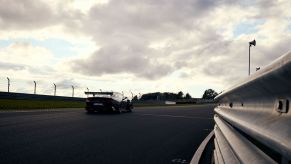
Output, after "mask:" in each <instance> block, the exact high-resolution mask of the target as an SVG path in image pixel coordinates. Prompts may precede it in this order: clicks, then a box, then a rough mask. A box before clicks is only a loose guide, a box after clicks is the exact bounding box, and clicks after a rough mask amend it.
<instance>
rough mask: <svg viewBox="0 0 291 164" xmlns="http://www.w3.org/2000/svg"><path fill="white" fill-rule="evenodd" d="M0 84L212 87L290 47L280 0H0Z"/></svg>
mask: <svg viewBox="0 0 291 164" xmlns="http://www.w3.org/2000/svg"><path fill="white" fill-rule="evenodd" d="M0 3H1V5H0V27H1V28H0V57H1V58H0V90H1V91H6V90H7V79H6V77H9V78H10V80H11V91H14V92H25V93H32V92H33V81H34V80H35V81H36V82H37V92H38V93H40V94H53V83H55V84H57V88H58V89H57V94H58V95H65V96H70V95H71V85H74V86H75V88H76V90H75V92H76V95H77V96H84V94H83V92H84V90H86V88H89V89H90V90H91V91H98V90H99V89H102V90H108V91H110V90H114V91H120V92H121V91H124V92H125V93H127V94H129V93H130V92H129V91H132V92H133V93H135V94H137V93H147V92H154V91H160V92H165V91H169V92H178V91H183V92H184V93H186V92H189V93H190V94H191V95H192V96H194V97H201V95H202V94H203V91H204V90H205V89H208V88H213V89H215V90H216V91H218V92H219V91H222V90H224V89H226V88H227V87H229V86H231V85H233V84H235V83H237V82H238V81H240V80H242V79H244V78H246V77H247V76H248V42H249V41H252V40H253V39H256V41H257V46H256V47H252V49H251V54H252V56H251V71H252V73H254V72H255V68H256V67H261V68H264V67H265V66H266V65H267V64H269V63H270V62H272V61H274V59H276V58H278V57H279V56H281V55H283V54H284V53H286V52H288V51H289V50H291V45H290V43H291V10H290V9H291V2H290V0H242V1H237V0H99V1H98V0H62V1H57V0H56V1H54V0H43V1H42V0H0Z"/></svg>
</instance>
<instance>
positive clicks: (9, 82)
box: [7, 77, 10, 93]
mask: <svg viewBox="0 0 291 164" xmlns="http://www.w3.org/2000/svg"><path fill="white" fill-rule="evenodd" d="M7 80H8V93H9V92H10V79H9V78H8V77H7Z"/></svg>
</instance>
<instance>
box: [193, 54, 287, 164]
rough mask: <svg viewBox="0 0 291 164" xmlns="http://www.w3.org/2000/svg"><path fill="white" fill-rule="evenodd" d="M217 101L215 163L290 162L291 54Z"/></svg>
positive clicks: (220, 96)
mask: <svg viewBox="0 0 291 164" xmlns="http://www.w3.org/2000/svg"><path fill="white" fill-rule="evenodd" d="M215 100H216V101H217V102H218V106H217V107H216V108H215V109H214V111H215V116H214V120H215V127H214V141H213V142H214V145H215V150H214V153H213V161H214V162H215V163H286V164H288V163H289V164H290V163H291V126H290V125H291V112H290V101H291V52H290V53H287V54H285V55H283V56H282V57H280V58H279V59H277V60H276V61H274V62H273V63H272V64H271V65H269V66H268V67H266V68H265V69H263V70H260V71H258V72H256V73H255V74H254V75H252V76H250V77H249V78H248V79H247V80H246V81H244V82H242V83H240V84H239V85H236V86H234V87H233V88H231V89H229V90H227V91H225V92H223V93H222V94H220V95H219V96H218V97H216V99H215ZM192 161H193V162H192V163H198V162H199V160H197V158H196V160H195V159H194V158H193V160H192Z"/></svg>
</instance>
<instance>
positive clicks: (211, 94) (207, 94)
mask: <svg viewBox="0 0 291 164" xmlns="http://www.w3.org/2000/svg"><path fill="white" fill-rule="evenodd" d="M217 95H218V94H217V92H215V91H214V90H213V89H207V90H205V92H204V94H203V96H202V99H208V100H211V99H214V97H215V96H217Z"/></svg>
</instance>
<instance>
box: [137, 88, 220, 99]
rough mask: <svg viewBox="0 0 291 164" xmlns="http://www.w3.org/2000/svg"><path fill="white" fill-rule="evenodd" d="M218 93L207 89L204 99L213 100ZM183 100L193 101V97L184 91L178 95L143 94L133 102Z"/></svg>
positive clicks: (169, 93) (166, 93) (168, 93)
mask: <svg viewBox="0 0 291 164" xmlns="http://www.w3.org/2000/svg"><path fill="white" fill-rule="evenodd" d="M217 95H218V94H217V92H215V91H214V90H213V89H207V90H205V91H204V93H203V95H202V97H201V98H202V99H207V100H213V99H214V97H215V96H217ZM183 99H192V96H191V95H190V94H189V93H186V94H184V93H183V92H182V91H180V92H178V93H172V92H163V93H161V92H154V93H146V94H143V95H142V96H141V97H140V98H139V99H138V97H137V96H134V97H133V100H157V101H159V100H161V101H165V100H183Z"/></svg>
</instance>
